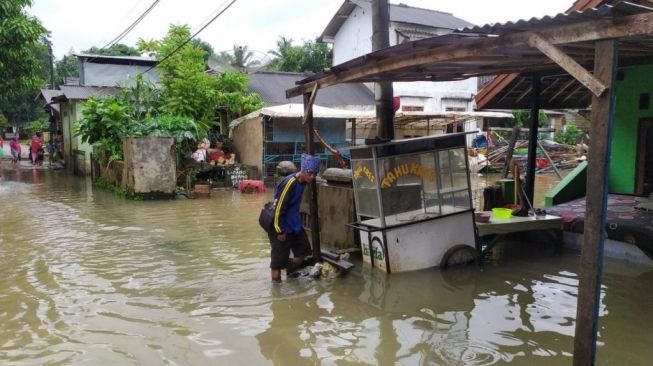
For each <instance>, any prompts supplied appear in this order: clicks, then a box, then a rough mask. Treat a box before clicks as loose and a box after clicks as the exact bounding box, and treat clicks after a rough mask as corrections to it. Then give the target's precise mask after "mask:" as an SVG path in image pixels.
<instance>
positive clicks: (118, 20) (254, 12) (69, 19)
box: [29, 0, 573, 58]
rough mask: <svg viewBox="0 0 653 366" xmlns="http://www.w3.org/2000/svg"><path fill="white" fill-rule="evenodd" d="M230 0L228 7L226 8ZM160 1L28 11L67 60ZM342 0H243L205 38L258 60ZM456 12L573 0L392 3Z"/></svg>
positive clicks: (166, 19) (183, 17)
mask: <svg viewBox="0 0 653 366" xmlns="http://www.w3.org/2000/svg"><path fill="white" fill-rule="evenodd" d="M223 1H224V3H223ZM153 2H154V0H111V1H106V0H34V5H33V7H32V8H31V9H29V12H30V13H31V14H33V15H35V16H36V17H38V18H39V19H40V20H41V22H42V23H43V25H44V26H45V27H46V28H47V29H48V30H49V31H51V32H52V36H51V41H52V42H53V52H54V54H55V57H57V58H62V57H63V55H64V54H66V53H68V51H69V50H71V49H73V50H74V51H76V52H80V51H82V50H85V49H88V48H90V47H92V46H97V47H102V46H104V45H105V44H106V43H107V42H109V41H111V40H112V39H113V38H115V37H116V36H117V35H118V34H120V33H121V32H122V31H123V30H125V29H126V28H127V27H128V26H129V25H130V24H131V23H132V22H133V21H134V20H135V19H136V18H137V17H138V16H139V15H141V14H142V13H143V12H144V11H145V10H146V9H147V8H148V7H149V6H150V5H151V4H152V3H153ZM227 2H228V1H225V0H160V2H159V3H158V4H157V6H156V7H155V8H154V9H153V10H152V11H151V12H150V13H149V14H148V16H147V17H146V18H145V19H144V20H143V21H142V22H141V23H140V24H139V25H138V26H137V27H136V28H134V29H133V30H132V31H131V32H130V33H129V34H128V35H127V36H126V37H125V38H124V39H123V40H122V41H121V43H124V44H127V45H129V46H134V45H135V44H136V41H137V40H138V39H139V38H144V39H161V38H163V37H164V36H165V34H166V32H167V30H168V27H169V25H170V24H187V25H189V26H190V27H191V31H192V32H193V33H194V32H195V31H197V30H199V28H201V27H202V25H204V24H205V23H206V22H207V21H208V19H210V17H211V16H212V15H213V14H214V13H216V12H217V10H219V9H221V8H222V7H223V6H224V4H225V3H227ZM342 2H343V1H342V0H237V1H236V3H235V4H234V5H233V6H232V7H231V8H230V9H229V10H227V11H226V12H225V13H224V14H223V15H222V16H220V17H219V18H218V19H217V20H216V21H215V22H213V23H212V24H211V25H210V26H209V27H208V28H206V29H205V30H204V31H203V32H202V33H200V34H199V36H198V37H199V38H201V39H202V40H204V41H207V42H209V43H210V44H211V45H212V46H213V48H214V49H215V51H216V52H219V51H224V50H229V49H231V47H232V45H233V44H238V45H247V46H248V47H249V49H250V50H255V51H257V52H256V55H257V57H258V58H262V57H265V53H266V52H267V51H269V50H271V49H274V48H275V44H276V40H277V39H278V38H279V36H285V37H289V38H292V39H293V40H294V41H296V42H299V41H301V40H312V39H314V38H315V37H317V36H319V35H320V34H321V33H322V30H323V29H324V27H325V26H326V25H327V23H328V22H329V20H330V19H331V17H332V16H333V15H334V14H335V12H336V10H337V9H338V8H339V7H340V5H341V4H342ZM399 2H401V3H405V4H408V5H412V6H417V7H422V8H429V9H435V10H440V11H445V12H449V13H453V14H454V15H455V16H457V17H459V18H462V19H464V20H467V21H469V22H471V23H474V24H477V25H481V24H486V23H495V22H506V21H509V20H518V19H524V18H531V17H541V16H544V15H553V14H557V13H560V12H564V11H565V10H567V9H568V8H569V7H570V6H571V4H572V3H573V0H547V1H539V0H538V1H535V0H493V1H487V0H455V1H452V0H397V1H391V3H399Z"/></svg>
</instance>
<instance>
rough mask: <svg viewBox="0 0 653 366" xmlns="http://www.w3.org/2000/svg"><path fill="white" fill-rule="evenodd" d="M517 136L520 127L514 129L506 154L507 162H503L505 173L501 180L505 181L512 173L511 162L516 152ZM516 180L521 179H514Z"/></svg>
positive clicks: (502, 174) (503, 172)
mask: <svg viewBox="0 0 653 366" xmlns="http://www.w3.org/2000/svg"><path fill="white" fill-rule="evenodd" d="M517 136H519V127H517V126H515V127H513V128H512V135H511V136H510V142H509V143H508V151H507V152H506V160H505V161H504V162H503V171H502V173H501V178H503V179H505V178H506V177H508V173H509V171H510V160H512V154H513V153H514V152H515V144H516V143H517ZM514 178H515V180H517V179H519V177H514Z"/></svg>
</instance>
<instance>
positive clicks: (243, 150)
mask: <svg viewBox="0 0 653 366" xmlns="http://www.w3.org/2000/svg"><path fill="white" fill-rule="evenodd" d="M233 141H234V150H235V153H236V160H237V161H238V162H240V163H241V164H245V165H251V166H255V167H257V168H258V171H259V172H261V173H262V172H263V118H262V117H256V118H252V119H250V120H249V121H245V122H243V123H241V124H240V125H239V126H237V127H236V128H234V130H233Z"/></svg>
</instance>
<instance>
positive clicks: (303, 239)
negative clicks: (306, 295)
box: [268, 154, 320, 282]
mask: <svg viewBox="0 0 653 366" xmlns="http://www.w3.org/2000/svg"><path fill="white" fill-rule="evenodd" d="M319 172H320V159H319V158H318V157H316V156H313V155H308V154H302V160H301V168H300V171H299V172H298V173H294V174H290V175H288V176H287V177H285V178H284V179H283V180H282V181H281V182H279V184H278V185H277V189H276V190H275V192H274V199H275V200H276V202H277V204H276V208H275V211H274V230H272V231H270V232H268V238H269V239H270V246H271V248H272V250H271V253H270V256H271V261H270V270H271V275H272V281H274V282H281V270H282V269H283V268H286V267H287V266H288V257H289V256H290V251H291V250H292V253H293V259H292V266H293V267H299V266H301V264H302V263H303V261H304V258H305V257H307V256H309V255H310V254H311V246H310V244H309V242H308V236H306V232H305V231H304V228H303V227H302V224H301V220H300V217H299V206H300V204H301V201H302V194H303V193H304V187H305V186H306V184H307V183H311V182H312V181H313V180H314V179H315V176H316V175H317V173H319ZM286 272H288V269H287V270H286Z"/></svg>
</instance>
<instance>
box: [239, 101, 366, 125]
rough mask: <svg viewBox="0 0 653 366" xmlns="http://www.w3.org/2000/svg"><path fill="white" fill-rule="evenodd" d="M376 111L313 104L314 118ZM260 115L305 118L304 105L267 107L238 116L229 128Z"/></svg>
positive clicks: (346, 117)
mask: <svg viewBox="0 0 653 366" xmlns="http://www.w3.org/2000/svg"><path fill="white" fill-rule="evenodd" d="M375 115H376V114H375V112H374V111H356V110H346V109H335V108H327V107H322V106H319V105H313V118H345V119H352V118H356V119H359V118H375ZM260 116H270V117H282V118H303V117H304V105H303V104H298V103H290V104H283V105H277V106H274V107H265V108H262V109H259V110H257V111H254V112H252V113H250V114H248V115H245V116H242V117H240V118H237V119H235V120H233V121H231V123H230V124H229V129H234V128H235V127H236V126H238V125H239V124H241V123H243V122H245V121H247V120H250V119H253V118H256V117H260Z"/></svg>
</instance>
